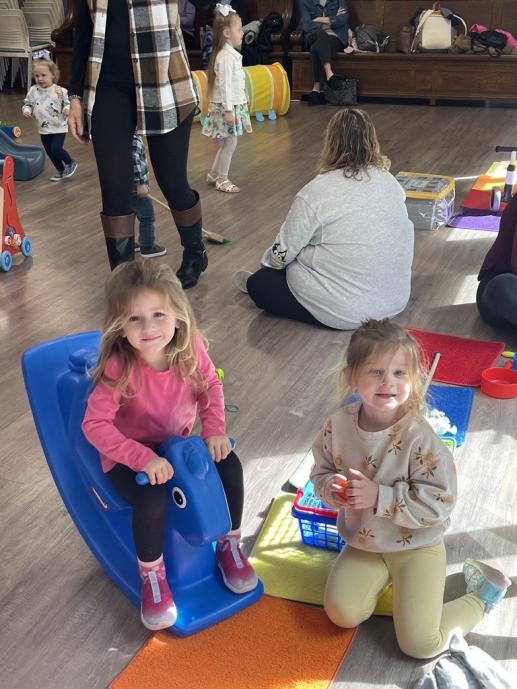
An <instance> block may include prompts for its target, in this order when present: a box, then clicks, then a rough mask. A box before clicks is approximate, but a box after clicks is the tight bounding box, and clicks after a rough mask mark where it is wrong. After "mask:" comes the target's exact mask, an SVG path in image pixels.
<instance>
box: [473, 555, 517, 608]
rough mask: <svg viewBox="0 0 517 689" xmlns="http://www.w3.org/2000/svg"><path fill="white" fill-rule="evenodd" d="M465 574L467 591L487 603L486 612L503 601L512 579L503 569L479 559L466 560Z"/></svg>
mask: <svg viewBox="0 0 517 689" xmlns="http://www.w3.org/2000/svg"><path fill="white" fill-rule="evenodd" d="M463 574H464V575H465V583H466V584H467V593H474V594H476V596H477V597H478V598H480V599H481V600H482V601H483V603H484V604H485V612H490V610H492V608H493V607H494V605H495V604H496V603H499V601H501V600H502V599H503V598H504V596H505V594H506V590H507V589H508V587H509V586H510V585H511V583H512V582H511V580H510V579H508V577H507V576H505V575H504V574H503V573H502V572H501V571H499V570H498V569H495V567H490V565H487V564H485V563H484V562H480V561H479V560H470V559H468V560H465V564H464V565H463Z"/></svg>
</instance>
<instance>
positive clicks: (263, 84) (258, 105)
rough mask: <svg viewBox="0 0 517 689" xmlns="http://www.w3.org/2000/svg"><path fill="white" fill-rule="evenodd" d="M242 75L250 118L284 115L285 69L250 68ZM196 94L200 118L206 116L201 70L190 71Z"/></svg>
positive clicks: (288, 94)
mask: <svg viewBox="0 0 517 689" xmlns="http://www.w3.org/2000/svg"><path fill="white" fill-rule="evenodd" d="M244 72H245V74H246V95H247V96H248V103H249V111H250V115H255V116H256V113H257V112H259V113H262V114H264V115H265V116H266V117H267V114H268V112H269V111H274V112H275V114H276V115H285V113H286V112H287V111H288V110H289V103H290V100H291V90H290V88H289V80H288V78H287V73H286V71H285V69H284V68H283V67H282V65H281V64H280V63H279V62H275V63H274V64H272V65H253V66H252V67H244ZM192 76H193V78H194V83H195V85H196V88H197V92H198V94H199V107H200V109H201V115H206V114H207V113H208V81H207V75H206V72H205V71H204V70H196V71H194V72H192Z"/></svg>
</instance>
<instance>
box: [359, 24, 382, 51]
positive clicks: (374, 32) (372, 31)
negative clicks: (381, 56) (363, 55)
mask: <svg viewBox="0 0 517 689" xmlns="http://www.w3.org/2000/svg"><path fill="white" fill-rule="evenodd" d="M354 33H355V40H356V42H357V48H358V49H359V50H363V51H367V52H370V53H382V52H384V51H385V50H386V48H387V46H388V43H389V42H390V35H389V34H388V33H386V31H384V29H380V28H379V27H378V26H372V25H371V24H361V25H360V26H358V27H357V28H356V29H355V32H354Z"/></svg>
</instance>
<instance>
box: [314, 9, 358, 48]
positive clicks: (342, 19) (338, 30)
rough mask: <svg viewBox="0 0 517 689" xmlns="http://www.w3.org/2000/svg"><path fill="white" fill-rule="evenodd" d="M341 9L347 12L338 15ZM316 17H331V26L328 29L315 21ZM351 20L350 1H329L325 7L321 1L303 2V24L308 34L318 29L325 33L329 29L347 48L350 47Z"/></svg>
mask: <svg viewBox="0 0 517 689" xmlns="http://www.w3.org/2000/svg"><path fill="white" fill-rule="evenodd" d="M340 7H342V8H343V9H345V10H346V13H345V14H340V15H338V14H337V11H338V9H339V8H340ZM315 17H329V18H330V26H329V27H326V26H325V25H324V24H321V23H320V22H315V21H313V19H314V18H315ZM349 18H350V14H349V11H348V0H327V2H326V3H324V6H323V5H322V4H320V0H303V7H302V24H303V30H304V31H305V32H306V33H310V32H311V31H318V29H323V30H324V31H325V29H327V28H329V29H331V30H332V31H333V32H334V33H335V34H336V36H337V37H338V38H339V40H340V41H341V43H342V44H343V46H346V45H348V23H349Z"/></svg>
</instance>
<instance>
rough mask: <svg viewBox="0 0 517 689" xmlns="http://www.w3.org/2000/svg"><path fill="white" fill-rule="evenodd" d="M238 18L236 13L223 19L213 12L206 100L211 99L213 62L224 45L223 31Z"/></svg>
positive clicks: (213, 75)
mask: <svg viewBox="0 0 517 689" xmlns="http://www.w3.org/2000/svg"><path fill="white" fill-rule="evenodd" d="M238 18H239V15H238V14H237V12H229V13H228V14H227V15H226V17H224V16H223V15H222V14H221V13H220V12H217V10H216V11H215V12H214V21H213V23H212V32H213V48H212V53H211V54H210V60H209V61H208V100H210V99H211V97H212V92H213V90H214V84H215V60H216V57H217V56H218V54H219V51H221V50H222V49H223V48H224V45H225V43H226V36H225V35H224V30H225V29H229V28H230V27H231V25H232V23H233V22H234V21H235V20H236V19H238Z"/></svg>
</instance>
